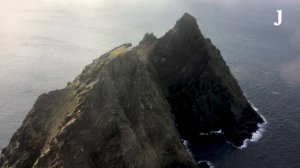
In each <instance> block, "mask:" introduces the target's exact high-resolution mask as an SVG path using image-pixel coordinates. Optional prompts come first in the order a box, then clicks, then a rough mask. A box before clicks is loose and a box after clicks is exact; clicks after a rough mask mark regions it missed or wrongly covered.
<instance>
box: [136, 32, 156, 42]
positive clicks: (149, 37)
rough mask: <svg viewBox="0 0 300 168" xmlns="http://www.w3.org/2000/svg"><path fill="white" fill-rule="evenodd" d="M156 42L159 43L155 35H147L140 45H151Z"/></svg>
mask: <svg viewBox="0 0 300 168" xmlns="http://www.w3.org/2000/svg"><path fill="white" fill-rule="evenodd" d="M155 41H157V37H156V36H155V35H154V34H153V33H146V34H145V35H144V37H143V40H142V41H141V42H140V43H139V44H140V45H142V44H149V43H153V42H155Z"/></svg>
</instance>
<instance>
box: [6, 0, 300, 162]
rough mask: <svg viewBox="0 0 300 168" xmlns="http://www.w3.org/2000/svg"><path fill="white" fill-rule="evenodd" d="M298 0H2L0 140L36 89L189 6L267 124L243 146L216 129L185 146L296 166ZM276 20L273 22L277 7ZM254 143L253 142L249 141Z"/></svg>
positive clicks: (204, 154)
mask: <svg viewBox="0 0 300 168" xmlns="http://www.w3.org/2000/svg"><path fill="white" fill-rule="evenodd" d="M297 6H299V2H296V1H293V0H287V1H271V0H269V1H258V0H257V1H252V2H244V1H242V0H216V1H214V2H209V1H206V0H200V1H183V0H179V1H176V2H175V1H170V0H166V1H157V2H154V1H136V0H128V1H110V2H105V1H94V0H88V1H79V0H73V1H71V0H65V1H59V0H51V1H50V0H43V1H37V0H32V1H30V2H28V1H25V0H19V1H17V0H10V1H5V0H4V1H3V2H1V5H0V37H1V38H0V147H5V146H6V145H7V144H8V142H9V140H10V138H11V136H12V135H13V133H14V132H15V131H16V130H17V129H18V128H19V127H20V125H21V124H22V121H23V120H24V118H25V116H26V114H27V112H28V111H29V110H30V109H31V107H32V105H33V103H34V102H35V100H36V98H37V97H38V95H40V94H42V93H44V92H48V91H50V90H54V89H59V88H63V87H65V86H66V84H67V82H68V81H71V80H73V79H74V78H75V77H76V75H78V74H79V73H80V72H81V70H82V69H83V67H84V66H85V65H87V64H88V63H90V62H92V60H93V59H95V58H97V57H98V56H100V55H101V54H103V53H105V52H106V51H109V50H110V49H112V48H114V47H116V46H118V45H120V44H122V43H126V42H132V43H133V45H136V44H138V42H139V41H140V40H141V39H142V37H143V35H144V33H146V32H153V33H154V34H155V35H157V36H158V37H160V36H162V35H163V34H164V33H165V32H166V31H167V30H169V29H170V28H172V26H173V25H174V24H175V22H176V20H177V19H178V18H179V17H180V16H181V15H182V14H183V13H184V12H189V13H190V14H192V15H193V16H195V17H196V19H197V21H198V24H199V27H200V29H201V31H202V33H203V34H204V35H205V36H206V37H209V38H211V40H212V42H213V43H214V44H215V45H216V46H217V47H218V48H219V49H220V50H221V54H222V56H223V57H224V59H225V61H226V62H227V64H228V66H229V67H230V69H231V71H232V73H233V74H234V76H235V77H236V78H237V80H238V82H239V84H240V86H241V88H242V90H243V91H244V93H245V95H246V96H247V98H248V99H249V101H251V102H252V103H253V105H255V107H257V108H258V111H259V113H260V114H261V115H263V116H264V118H265V119H266V121H267V122H268V123H267V124H266V125H264V126H263V129H264V131H263V132H259V133H258V134H255V136H254V137H253V139H252V140H250V141H249V142H248V143H247V146H245V148H241V149H239V148H236V147H234V146H232V145H231V144H229V143H227V142H226V139H224V136H223V135H222V133H221V132H220V134H218V132H215V133H213V134H211V135H204V136H203V138H202V139H203V140H202V141H201V142H199V144H197V145H193V144H189V147H190V149H189V150H190V151H191V152H192V153H193V154H194V156H195V158H196V159H197V160H198V161H201V160H207V161H210V163H211V164H212V165H213V166H214V167H216V168H219V167H220V168H235V167H237V168H239V167H243V168H253V167H256V168H260V167H262V168H263V167H272V168H274V167H275V168H276V167H278V168H281V167H289V168H297V167H300V160H299V158H300V141H299V139H300V122H299V121H300V75H299V74H300V19H299V17H298V16H300V10H299V9H297ZM279 9H280V10H282V15H283V18H282V24H281V25H280V26H276V27H275V26H274V25H273V23H274V22H275V21H276V19H277V13H276V11H277V10H279ZM251 141H255V142H251Z"/></svg>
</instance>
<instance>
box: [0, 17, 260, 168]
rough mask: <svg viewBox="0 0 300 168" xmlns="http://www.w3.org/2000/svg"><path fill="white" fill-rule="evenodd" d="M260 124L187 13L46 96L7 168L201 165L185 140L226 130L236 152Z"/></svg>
mask: <svg viewBox="0 0 300 168" xmlns="http://www.w3.org/2000/svg"><path fill="white" fill-rule="evenodd" d="M262 122H263V120H262V118H261V117H260V116H259V115H258V114H257V113H256V112H255V111H254V110H253V109H252V108H251V106H250V105H249V103H248V102H247V100H246V99H245V97H244V96H243V94H242V91H241V89H240V88H239V86H238V83H237V81H236V80H235V79H234V77H233V76H232V75H231V73H230V71H229V68H228V67H227V66H226V64H225V62H224V60H223V59H222V57H221V55H220V52H219V50H218V49H216V47H215V46H214V45H213V44H211V42H210V40H209V39H205V38H204V37H203V35H202V34H201V32H200V30H199V28H198V25H197V23H196V20H195V18H193V17H192V16H190V15H189V14H184V15H183V17H182V18H181V19H180V20H178V21H177V23H176V25H175V27H174V28H173V29H171V30H170V31H169V32H167V33H166V34H165V35H164V36H163V37H161V38H159V39H157V38H156V37H155V36H154V35H153V34H146V35H145V37H144V39H143V40H142V41H141V42H140V43H139V45H138V46H136V47H133V48H132V47H131V44H124V45H121V46H119V47H117V48H115V49H113V50H111V51H109V52H107V53H106V54H104V55H102V56H100V57H99V58H98V59H96V60H94V61H93V63H92V64H90V65H88V66H86V67H85V69H84V70H83V71H82V73H81V74H80V75H79V76H78V77H76V79H75V80H74V81H73V82H71V83H69V84H68V86H67V87H66V88H64V89H61V90H56V91H52V92H49V93H47V94H43V95H41V96H40V97H39V98H38V99H37V101H36V103H35V104H34V106H33V108H32V110H31V111H30V112H29V114H28V115H27V117H26V118H25V120H24V122H23V124H22V126H21V128H19V130H18V131H17V132H16V133H15V134H14V136H13V137H12V139H11V141H10V143H9V145H8V146H7V147H6V148H5V149H4V150H3V151H2V153H3V156H2V159H1V161H0V165H1V167H66V168H68V167H87V168H89V167H90V168H93V167H153V168H157V167H180V168H188V167H198V166H199V165H197V164H196V163H195V161H194V159H193V157H192V155H191V154H190V153H189V152H188V151H187V150H186V149H185V147H184V145H183V144H182V140H181V139H182V138H185V139H190V140H193V139H194V138H196V137H198V136H199V133H200V132H209V131H213V130H219V129H221V130H222V131H223V132H224V134H225V136H226V137H227V139H228V140H229V141H230V142H232V143H233V144H235V145H237V146H239V145H241V144H242V142H243V140H244V139H245V138H249V137H251V133H252V132H254V131H256V130H257V124H258V123H262Z"/></svg>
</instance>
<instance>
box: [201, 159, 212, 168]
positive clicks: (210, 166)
mask: <svg viewBox="0 0 300 168" xmlns="http://www.w3.org/2000/svg"><path fill="white" fill-rule="evenodd" d="M202 162H206V163H207V164H208V166H209V168H215V167H214V166H213V164H212V163H211V162H210V161H207V160H199V161H198V163H202Z"/></svg>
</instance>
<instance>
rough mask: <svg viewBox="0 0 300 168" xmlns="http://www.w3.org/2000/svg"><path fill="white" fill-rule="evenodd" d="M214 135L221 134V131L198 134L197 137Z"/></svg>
mask: <svg viewBox="0 0 300 168" xmlns="http://www.w3.org/2000/svg"><path fill="white" fill-rule="evenodd" d="M216 134H223V132H222V130H221V129H220V130H218V131H211V132H208V133H206V132H200V133H199V135H201V136H208V135H216Z"/></svg>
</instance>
